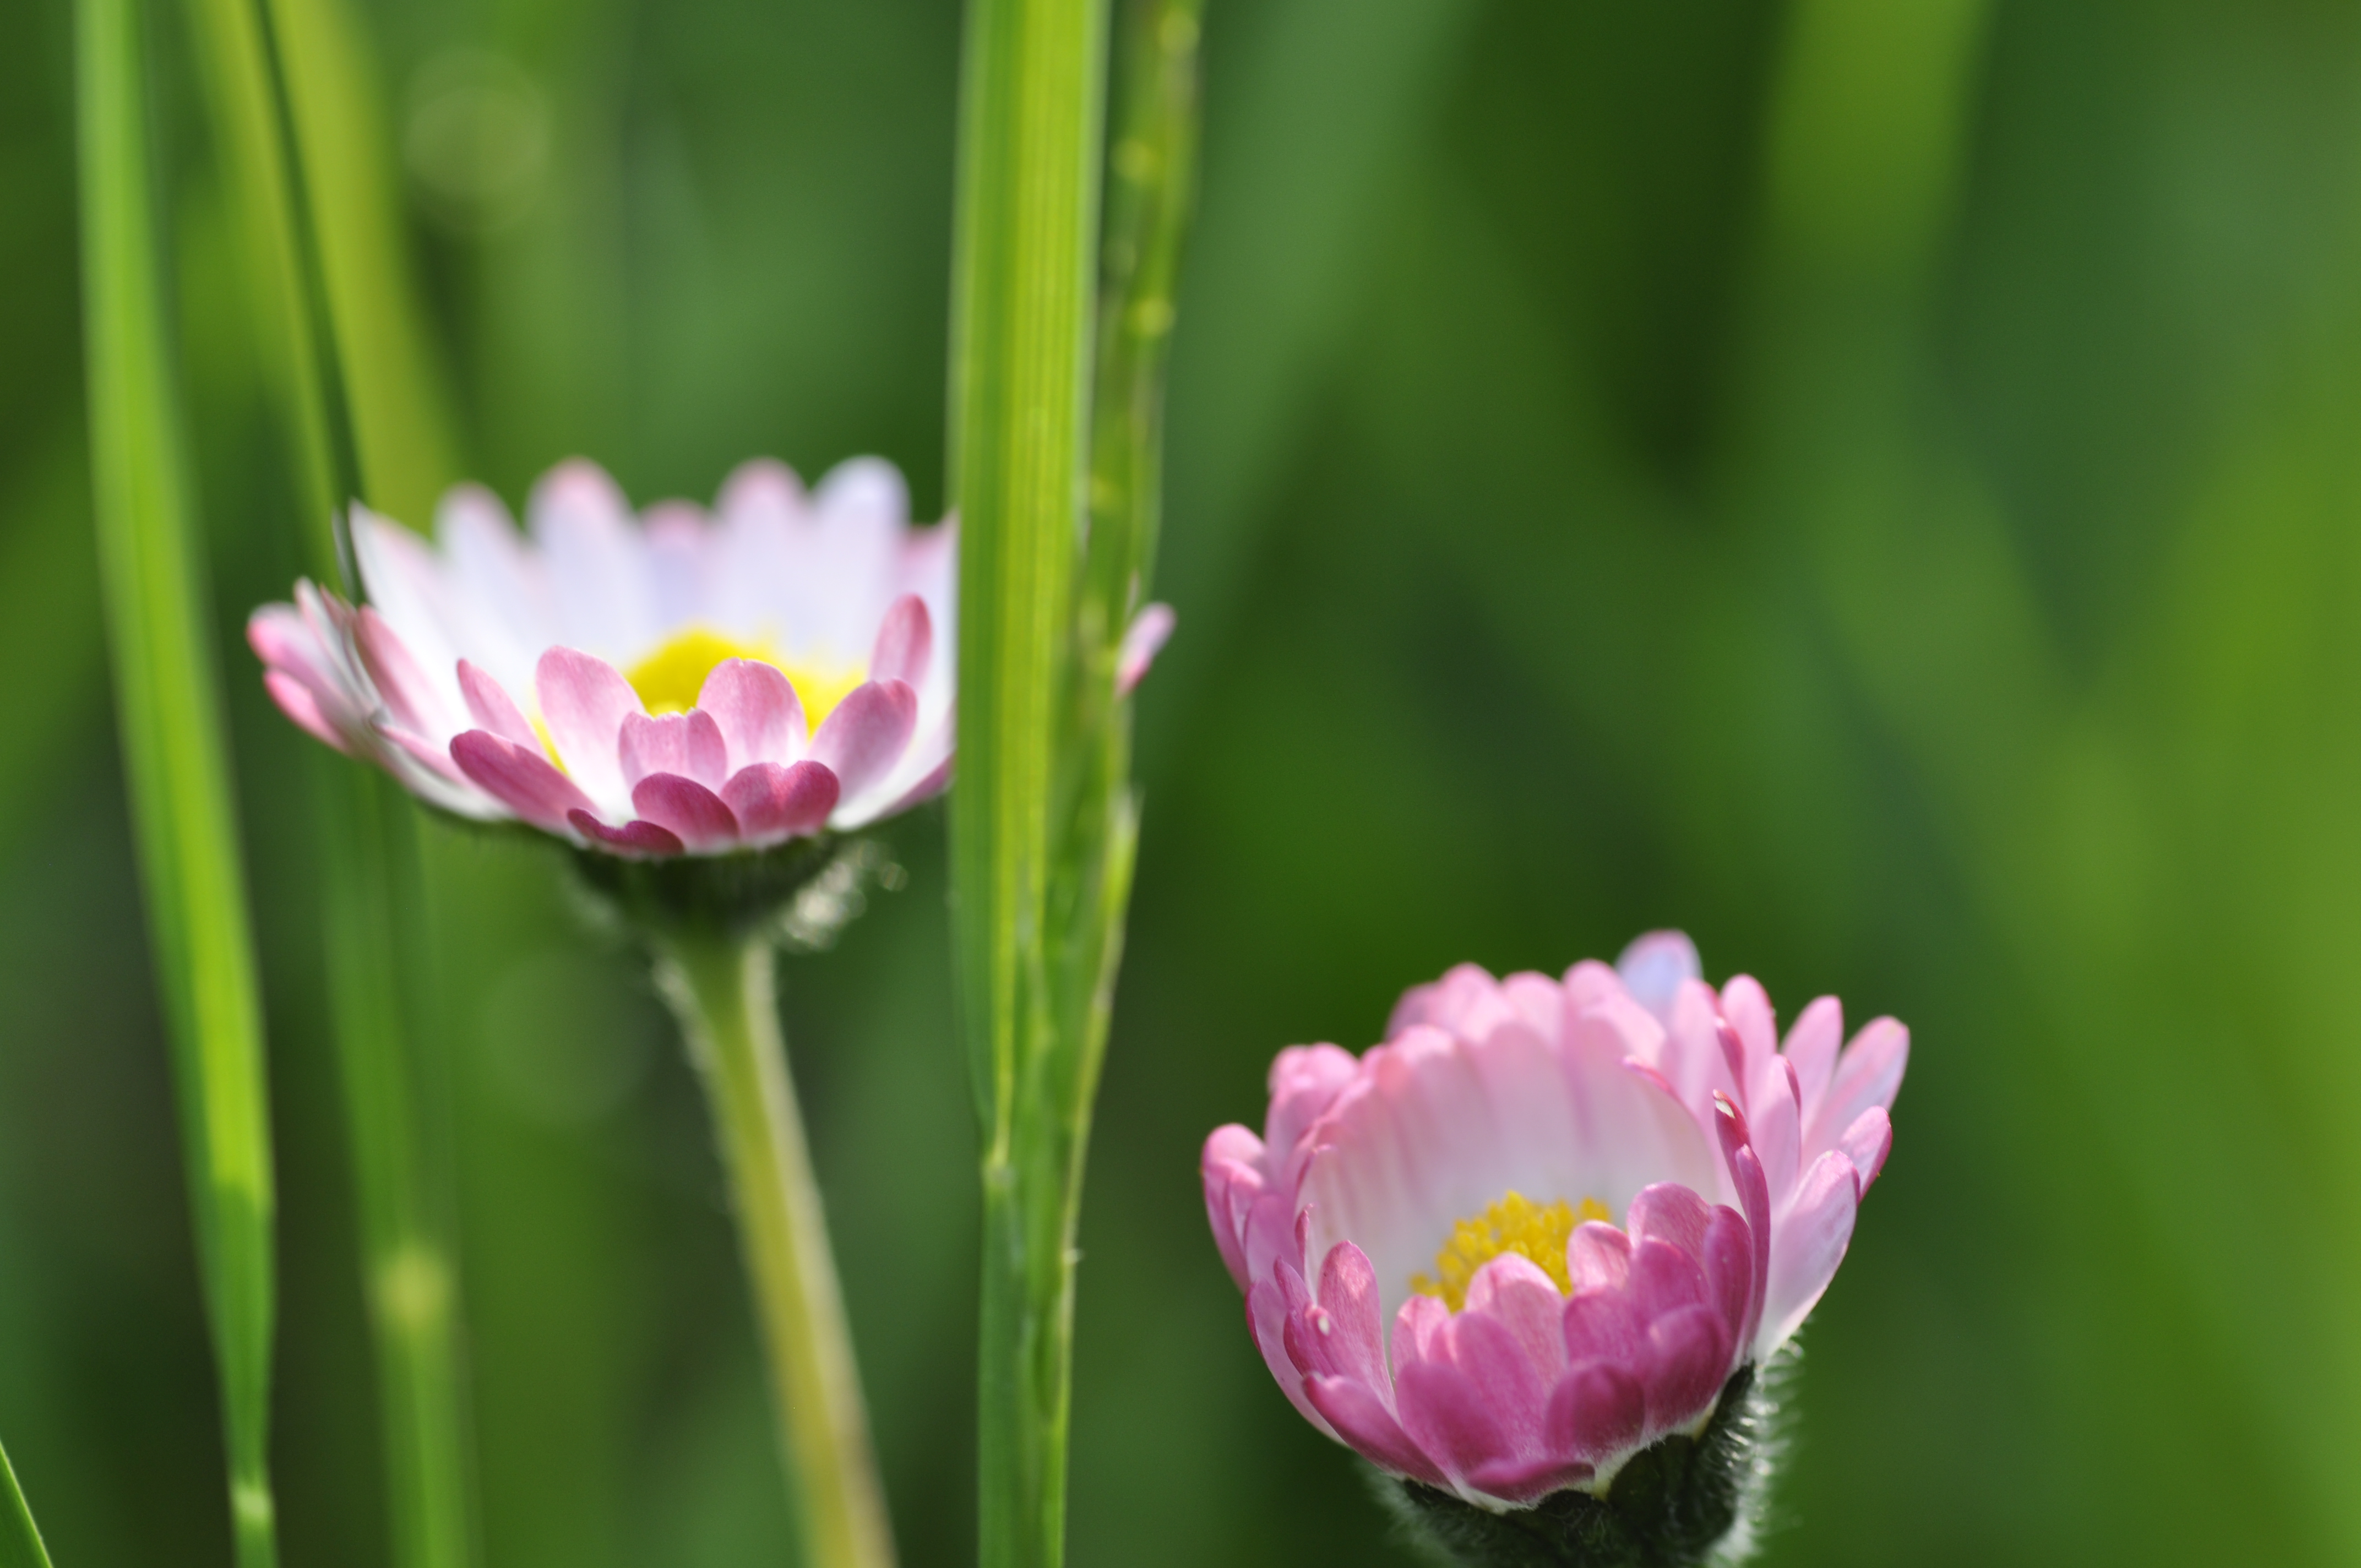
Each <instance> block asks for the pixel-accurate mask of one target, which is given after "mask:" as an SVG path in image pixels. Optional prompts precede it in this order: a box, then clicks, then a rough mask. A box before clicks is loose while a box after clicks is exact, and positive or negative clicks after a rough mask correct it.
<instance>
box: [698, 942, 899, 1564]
mask: <svg viewBox="0 0 2361 1568" xmlns="http://www.w3.org/2000/svg"><path fill="white" fill-rule="evenodd" d="M772 965H773V954H772V948H771V941H770V938H768V937H767V936H766V935H764V934H763V933H761V932H759V931H758V932H756V933H753V934H752V935H739V934H735V933H732V932H729V931H726V930H723V929H719V928H715V927H706V926H690V927H673V928H670V929H668V930H666V931H665V932H664V934H663V935H662V936H661V937H659V938H656V981H657V984H658V987H659V989H661V990H662V991H663V992H664V998H665V1000H666V1001H667V1002H669V1003H671V1004H672V1009H673V1012H674V1014H675V1016H677V1017H678V1018H679V1020H680V1025H681V1031H682V1033H683V1034H684V1035H685V1036H686V1038H687V1041H688V1047H689V1054H690V1055H691V1057H692V1058H694V1059H695V1060H696V1063H697V1071H698V1075H699V1076H700V1077H701V1078H702V1079H703V1080H704V1082H705V1090H706V1097H707V1099H708V1102H710V1104H711V1105H712V1107H713V1121H714V1129H715V1132H716V1133H717V1134H718V1135H719V1139H720V1144H721V1159H722V1165H723V1167H724V1168H726V1170H727V1172H728V1175H729V1179H730V1194H731V1198H732V1201H733V1202H734V1204H735V1206H736V1209H737V1213H738V1234H739V1237H740V1241H741V1245H742V1246H743V1248H744V1250H745V1256H746V1271H747V1274H748V1276H749V1277H750V1279H751V1281H752V1286H753V1291H754V1308H755V1317H756V1319H757V1321H758V1322H759V1324H760V1326H761V1332H762V1335H763V1348H764V1350H765V1351H766V1353H767V1354H768V1359H769V1362H770V1368H771V1393H772V1398H773V1400H774V1405H775V1409H776V1411H777V1415H778V1420H779V1427H780V1435H781V1437H782V1439H783V1440H784V1442H785V1457H786V1465H787V1484H788V1486H790V1487H791V1488H793V1489H794V1491H795V1492H796V1498H797V1503H798V1508H797V1513H798V1517H799V1518H800V1519H801V1520H802V1523H803V1530H804V1542H805V1551H804V1560H805V1561H806V1562H807V1563H811V1564H813V1565H814V1568H891V1564H892V1563H893V1561H894V1543H893V1536H892V1532H891V1530H890V1529H889V1527H888V1525H887V1522H886V1518H885V1500H884V1491H883V1489H882V1488H881V1487H880V1486H879V1485H878V1482H877V1464H876V1459H875V1457H874V1455H873V1453H871V1450H870V1442H869V1422H868V1418H867V1416H866V1415H865V1414H864V1413H863V1411H862V1402H861V1373H860V1368H859V1366H858V1365H857V1364H856V1363H855V1362H854V1360H853V1355H852V1339H851V1332H849V1330H848V1329H847V1327H846V1325H845V1319H844V1303H843V1299H842V1298H841V1296H840V1294H839V1292H838V1289H837V1283H836V1265H835V1262H834V1260H833V1259H832V1258H831V1257H830V1255H829V1245H828V1219H827V1215H826V1214H825V1213H824V1212H823V1211H822V1209H821V1206H820V1197H819V1186H818V1182H817V1181H815V1180H814V1179H813V1177H812V1168H811V1153H810V1150H809V1149H808V1148H807V1146H806V1145H805V1141H804V1126H803V1118H802V1115H801V1113H799V1112H798V1111H797V1110H796V1091H795V1084H794V1081H793V1080H792V1079H791V1078H790V1077H789V1076H788V1073H787V1056H786V1042H785V1038H784V1037H783V1036H782V1034H781V1032H780V1029H779V1010H778V999H777V996H776V994H775V992H774V989H773V978H772Z"/></svg>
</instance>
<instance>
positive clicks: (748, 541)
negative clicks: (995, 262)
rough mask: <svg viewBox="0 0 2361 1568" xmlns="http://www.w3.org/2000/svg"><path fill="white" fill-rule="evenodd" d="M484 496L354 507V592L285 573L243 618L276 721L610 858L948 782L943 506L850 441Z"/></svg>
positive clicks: (754, 834) (477, 809) (885, 807)
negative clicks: (738, 462)
mask: <svg viewBox="0 0 2361 1568" xmlns="http://www.w3.org/2000/svg"><path fill="white" fill-rule="evenodd" d="M525 517H526V524H527V526H526V529H525V531H524V532H522V534H521V533H520V532H518V530H517V528H516V526H515V524H514V523H513V522H512V521H511V519H510V517H509V514H508V512H507V510H506V509H505V508H504V507H502V505H501V504H500V501H499V500H498V499H496V498H495V497H493V496H492V495H491V494H490V493H489V491H487V490H484V489H482V488H478V487H476V486H461V487H459V488H456V489H453V490H452V491H451V492H450V493H449V494H448V495H446V496H445V498H444V500H443V504H442V506H441V508H440V509H439V510H438V512H437V514H436V517H435V528H434V533H435V537H434V543H431V544H430V543H428V542H427V541H425V540H424V539H422V538H420V537H419V536H418V535H416V534H413V533H412V532H409V531H408V530H406V529H404V528H402V527H401V526H399V525H398V524H395V523H393V522H391V521H388V520H387V519H384V518H381V517H379V516H377V515H376V514H375V513H372V512H370V511H369V510H368V509H366V508H364V507H360V506H355V507H354V508H353V509H352V513H351V516H350V520H349V521H350V524H351V539H352V548H353V554H354V557H355V565H357V568H358V572H359V576H360V582H361V586H362V587H363V589H364V591H365V595H366V600H365V602H364V603H362V604H360V605H358V606H354V605H350V604H347V603H346V602H344V601H343V600H342V599H340V598H337V597H336V596H335V594H333V593H330V592H327V591H325V590H323V589H321V588H318V587H314V586H313V585H312V584H311V583H308V582H301V583H298V584H297V585H296V587H295V596H294V602H293V603H292V604H272V605H265V606H264V607H263V608H261V609H258V610H257V611H256V612H255V613H254V616H253V618H252V619H251V620H249V621H248V623H247V640H248V641H249V642H250V643H251V644H252V645H253V648H254V651H255V652H256V653H258V655H259V656H260V657H261V659H262V662H263V664H264V667H265V668H264V674H263V680H264V682H265V684H266V685H268V686H269V690H270V695H271V696H272V697H273V698H274V699H276V700H277V702H278V704H279V706H280V708H281V709H282V710H283V711H284V712H285V713H286V715H287V717H288V718H291V719H293V720H294V721H295V722H296V723H297V724H299V725H301V726H302V728H303V729H306V730H308V731H310V732H311V733H312V734H313V735H314V736H317V737H318V738H319V739H320V740H324V741H325V742H327V743H328V744H329V745H331V746H334V747H335V748H336V749H337V750H338V751H344V752H346V753H348V754H350V755H353V756H356V757H361V758H365V759H367V760H368V761H370V762H376V763H378V764H379V766H381V767H383V768H385V769H386V770H387V771H388V772H389V773H392V774H393V775H394V777H396V778H397V779H399V780H401V783H402V784H404V785H405V786H407V787H408V788H409V789H410V791H411V792H412V794H413V795H417V796H418V797H419V798H420V799H422V800H423V801H425V802H427V803H428V804H429V805H432V806H437V807H439V808H441V809H443V810H445V811H448V812H451V813H454V814H456V815H458V816H461V817H472V818H476V819H478V820H483V821H501V820H509V819H513V820H516V821H519V822H522V823H525V824H527V825H529V826H531V827H533V828H539V829H540V830H542V831H543V832H545V833H549V834H552V835H554V836H555V837H557V838H559V839H565V840H566V841H567V842H569V843H572V844H575V845H577V846H582V847H586V848H589V849H594V850H602V851H605V852H607V853H609V854H613V855H617V856H621V857H625V858H647V859H663V858H668V857H675V856H682V855H688V856H710V855H719V854H727V853H730V852H731V851H735V850H761V849H764V848H768V847H770V846H772V845H775V844H779V843H782V842H784V841H785V840H787V839H793V838H797V837H809V836H813V835H817V834H818V833H820V832H822V831H823V830H825V829H829V828H835V829H848V828H859V827H862V826H863V825H864V824H867V823H870V822H873V821H875V820H877V819H878V818H880V817H887V816H890V815H892V814H893V813H895V812H897V811H900V810H902V809H904V808H905V807H907V806H912V805H914V804H916V803H917V802H919V801H922V800H924V799H926V798H928V796H929V795H935V794H938V793H939V792H940V791H941V790H942V789H943V788H944V786H945V785H946V784H948V783H949V782H950V770H951V743H952V723H953V701H952V699H953V696H954V687H955V681H954V673H953V667H952V664H953V661H952V646H953V629H952V619H951V618H952V614H953V603H954V597H955V594H954V589H955V582H956V576H957V560H956V553H957V548H958V545H957V533H956V524H954V523H950V522H946V523H944V524H942V525H940V526H938V527H932V528H914V527H912V526H911V523H910V521H909V498H908V493H907V490H906V487H905V486H904V484H903V480H902V477H901V475H900V473H899V472H897V471H896V470H895V468H894V467H893V466H891V465H890V464H887V463H884V462H882V461H879V460H877V459H874V458H859V459H855V460H853V461H851V462H849V463H846V464H843V465H842V466H839V467H837V468H836V469H834V470H832V471H831V472H830V473H829V475H828V476H827V477H825V478H823V479H822V480H821V481H820V483H819V484H818V487H817V488H815V489H813V490H811V491H810V492H808V493H807V492H806V490H805V488H804V487H803V485H802V483H801V482H800V481H799V480H798V479H797V478H796V475H795V474H794V472H793V471H792V470H790V469H788V468H787V467H786V466H784V465H782V464H779V463H774V462H769V461H756V462H752V463H748V464H746V465H744V466H741V468H739V469H738V470H737V472H735V473H734V474H732V475H731V476H730V479H729V481H728V482H727V483H726V484H724V485H723V486H722V488H721V494H720V497H719V499H718V500H717V501H716V503H715V505H714V507H713V509H712V510H711V511H710V512H708V511H707V510H705V509H703V508H701V507H697V506H695V505H692V504H690V503H687V502H685V501H662V502H658V503H656V504H655V505H653V506H651V507H649V508H648V509H647V510H646V511H645V512H644V513H642V514H641V515H639V516H636V517H635V516H634V515H633V513H632V511H631V506H630V504H629V503H628V502H627V501H626V500H625V499H624V498H623V494H622V492H621V490H620V489H619V488H617V487H616V485H615V482H614V481H613V480H612V479H610V478H609V477H608V476H607V475H606V473H605V472H604V471H603V470H601V469H600V468H598V466H596V465H594V464H591V463H588V462H586V461H583V460H580V459H576V460H574V461H571V462H567V463H565V464H561V465H560V466H557V467H556V468H555V469H552V470H551V471H550V472H549V473H548V474H547V475H545V476H544V477H543V478H542V480H541V481H540V483H538V484H537V485H535V486H534V488H533V495H532V498H531V499H530V501H529V502H528V504H527V506H526V510H525Z"/></svg>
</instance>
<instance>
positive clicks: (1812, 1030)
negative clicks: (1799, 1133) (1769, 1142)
mask: <svg viewBox="0 0 2361 1568" xmlns="http://www.w3.org/2000/svg"><path fill="white" fill-rule="evenodd" d="M1842 1044H1844V1003H1840V1002H1839V1001H1838V1000H1837V999H1836V998H1835V997H1833V996H1823V997H1821V998H1820V999H1819V1000H1817V1001H1816V1002H1814V1003H1812V1004H1811V1005H1810V1006H1809V1007H1806V1008H1805V1009H1804V1011H1803V1012H1802V1013H1801V1014H1798V1015H1797V1017H1796V1019H1795V1026H1794V1027H1793V1028H1791V1029H1789V1030H1788V1031H1787V1044H1786V1047H1785V1054H1786V1058H1787V1060H1788V1062H1789V1063H1790V1064H1791V1065H1792V1066H1793V1067H1794V1068H1795V1087H1796V1093H1797V1100H1798V1102H1799V1103H1800V1104H1801V1105H1802V1107H1803V1113H1804V1120H1805V1123H1806V1125H1808V1124H1810V1122H1811V1119H1812V1117H1813V1115H1814V1114H1815V1113H1817V1111H1818V1110H1819V1104H1820V1097H1821V1096H1822V1095H1824V1094H1826V1093H1827V1092H1828V1079H1829V1077H1830V1076H1831V1075H1832V1074H1834V1073H1835V1071H1836V1069H1837V1047H1839V1046H1840V1045H1842Z"/></svg>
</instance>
